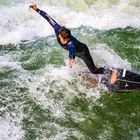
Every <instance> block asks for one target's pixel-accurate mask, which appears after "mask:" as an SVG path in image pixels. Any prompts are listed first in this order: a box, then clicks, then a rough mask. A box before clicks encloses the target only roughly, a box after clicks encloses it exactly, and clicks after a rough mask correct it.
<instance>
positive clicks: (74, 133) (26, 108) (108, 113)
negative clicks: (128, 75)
mask: <svg viewBox="0 0 140 140" xmlns="http://www.w3.org/2000/svg"><path fill="white" fill-rule="evenodd" d="M31 4H36V5H37V6H38V8H40V9H42V10H44V11H45V12H47V13H48V14H49V15H50V16H51V17H53V18H54V19H55V20H56V21H57V22H58V23H59V24H61V25H65V26H66V27H68V28H70V29H71V32H72V34H73V35H74V36H75V37H76V38H77V39H78V40H80V41H82V42H83V43H85V44H87V46H88V47H89V50H90V53H91V55H92V58H93V60H94V62H95V64H96V65H104V64H106V65H109V66H114V67H121V68H127V69H134V70H135V71H140V55H139V54H140V1H139V0H133V1H131V0H71V1H68V0H59V1H57V0H34V1H33V0H12V1H11V0H3V1H0V139H1V140H19V139H21V140H22V139H23V140H66V139H70V140H75V139H79V140H93V139H95V140H114V139H122V140H123V139H131V140H138V139H140V121H139V118H140V113H139V110H140V100H139V99H140V92H139V91H136V92H134V93H131V94H125V93H122V94H117V93H110V92H109V91H108V90H107V88H106V87H105V86H104V85H97V86H94V85H93V84H92V83H91V82H90V80H89V79H88V76H87V75H86V74H84V72H85V73H86V72H87V71H88V69H87V67H86V65H85V64H84V63H83V62H82V61H81V60H80V59H78V58H76V59H75V65H74V66H73V68H72V69H69V68H68V52H67V51H65V50H63V49H62V48H61V47H60V46H59V44H58V43H57V40H56V37H55V34H54V30H53V29H52V27H51V26H50V25H49V24H48V23H47V21H46V20H45V19H44V18H42V17H41V16H40V15H39V14H38V13H36V12H35V11H33V10H32V9H29V6H30V5H31ZM81 73H83V75H82V74H81Z"/></svg>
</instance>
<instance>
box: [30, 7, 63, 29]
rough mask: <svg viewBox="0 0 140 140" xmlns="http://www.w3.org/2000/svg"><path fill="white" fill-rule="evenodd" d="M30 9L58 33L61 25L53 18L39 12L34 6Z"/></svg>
mask: <svg viewBox="0 0 140 140" xmlns="http://www.w3.org/2000/svg"><path fill="white" fill-rule="evenodd" d="M30 8H32V9H33V10H35V11H36V12H38V13H39V14H40V15H41V16H42V17H44V18H45V19H46V20H47V21H48V22H49V24H50V25H51V26H52V27H53V28H54V30H55V31H56V32H58V31H59V30H60V29H61V25H59V24H58V23H57V22H56V21H55V20H54V19H53V18H51V17H50V16H49V15H48V14H47V13H46V12H44V11H42V10H40V9H38V8H37V6H36V5H31V6H30Z"/></svg>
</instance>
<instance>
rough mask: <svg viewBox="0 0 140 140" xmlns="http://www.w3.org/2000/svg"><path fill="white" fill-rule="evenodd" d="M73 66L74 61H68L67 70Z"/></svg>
mask: <svg viewBox="0 0 140 140" xmlns="http://www.w3.org/2000/svg"><path fill="white" fill-rule="evenodd" d="M73 64H74V59H70V61H69V68H72V66H73Z"/></svg>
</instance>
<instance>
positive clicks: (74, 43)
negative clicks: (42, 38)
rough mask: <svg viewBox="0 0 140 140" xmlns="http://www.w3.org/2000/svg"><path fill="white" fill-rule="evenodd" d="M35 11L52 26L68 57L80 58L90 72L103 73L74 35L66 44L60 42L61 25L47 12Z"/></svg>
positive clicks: (86, 48)
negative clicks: (67, 52)
mask: <svg viewBox="0 0 140 140" xmlns="http://www.w3.org/2000/svg"><path fill="white" fill-rule="evenodd" d="M37 12H38V13H39V14H40V15H41V16H42V17H44V18H45V19H46V20H47V21H48V22H49V23H50V25H51V26H52V27H53V28H54V31H55V34H56V37H57V40H58V42H59V44H60V46H61V47H62V48H64V49H66V50H68V51H69V58H70V59H74V58H75V56H77V57H79V58H81V59H82V60H83V61H84V62H85V64H86V65H87V67H88V69H89V70H90V72H91V73H103V70H102V69H97V68H96V66H95V64H94V62H93V60H92V57H91V55H90V52H89V49H88V47H87V46H86V45H85V44H84V43H81V42H80V41H78V40H77V39H76V38H75V37H73V36H71V38H70V41H69V42H68V43H67V44H65V45H64V44H62V43H61V41H60V39H59V37H58V35H59V31H60V29H61V25H59V24H58V23H57V22H56V21H55V20H54V19H52V18H51V17H50V16H49V15H48V14H47V13H45V12H44V11H42V10H39V9H37Z"/></svg>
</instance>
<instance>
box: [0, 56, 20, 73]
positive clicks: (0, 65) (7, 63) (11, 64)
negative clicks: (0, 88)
mask: <svg viewBox="0 0 140 140" xmlns="http://www.w3.org/2000/svg"><path fill="white" fill-rule="evenodd" d="M18 68H20V64H19V63H18V62H15V61H14V60H13V58H12V57H11V56H9V55H5V56H0V73H6V72H8V71H11V70H14V69H18Z"/></svg>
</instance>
